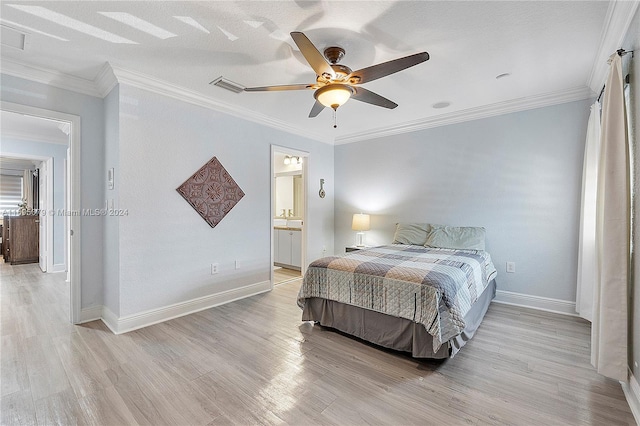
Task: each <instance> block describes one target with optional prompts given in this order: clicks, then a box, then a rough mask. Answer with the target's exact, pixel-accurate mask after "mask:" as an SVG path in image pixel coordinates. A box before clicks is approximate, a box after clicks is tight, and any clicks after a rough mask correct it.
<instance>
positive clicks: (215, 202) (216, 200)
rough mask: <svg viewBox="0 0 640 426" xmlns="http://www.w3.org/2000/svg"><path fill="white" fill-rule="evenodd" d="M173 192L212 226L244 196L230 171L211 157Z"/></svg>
mask: <svg viewBox="0 0 640 426" xmlns="http://www.w3.org/2000/svg"><path fill="white" fill-rule="evenodd" d="M176 191H178V192H179V193H180V195H182V197H183V198H184V199H185V200H186V201H187V203H189V204H190V205H191V207H193V208H194V209H195V211H196V212H198V214H199V215H200V216H202V218H203V219H204V220H205V222H207V223H208V224H209V226H211V227H212V228H215V226H216V225H217V224H218V223H220V221H221V220H222V219H223V218H224V217H225V216H226V215H227V213H229V212H230V211H231V209H232V208H233V207H234V206H235V205H236V204H238V201H240V199H242V197H244V192H243V191H242V189H240V187H239V186H238V184H237V183H236V181H235V180H233V178H232V177H231V175H230V174H229V172H227V170H226V169H225V168H224V167H223V166H222V164H220V161H218V159H217V158H216V157H213V158H212V159H211V160H209V162H208V163H207V164H205V165H204V166H202V167H201V168H200V169H199V170H198V171H197V172H195V173H194V174H193V175H192V176H191V177H190V178H189V179H187V180H186V181H184V183H183V184H182V185H180V186H179V187H178V188H176Z"/></svg>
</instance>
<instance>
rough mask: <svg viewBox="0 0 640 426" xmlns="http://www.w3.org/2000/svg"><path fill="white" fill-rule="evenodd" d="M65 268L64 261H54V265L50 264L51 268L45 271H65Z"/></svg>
mask: <svg viewBox="0 0 640 426" xmlns="http://www.w3.org/2000/svg"><path fill="white" fill-rule="evenodd" d="M66 270H67V265H65V264H64V263H56V264H54V265H51V270H50V271H47V272H66Z"/></svg>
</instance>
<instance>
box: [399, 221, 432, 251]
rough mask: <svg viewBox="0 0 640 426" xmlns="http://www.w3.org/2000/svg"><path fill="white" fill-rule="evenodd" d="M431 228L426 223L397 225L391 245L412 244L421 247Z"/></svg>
mask: <svg viewBox="0 0 640 426" xmlns="http://www.w3.org/2000/svg"><path fill="white" fill-rule="evenodd" d="M431 229H432V226H431V225H430V224H428V223H398V224H396V233H395V234H394V235H393V244H414V245H417V246H423V245H424V244H425V243H426V242H427V234H428V233H429V232H430V231H431Z"/></svg>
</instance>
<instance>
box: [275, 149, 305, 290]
mask: <svg viewBox="0 0 640 426" xmlns="http://www.w3.org/2000/svg"><path fill="white" fill-rule="evenodd" d="M276 152H279V153H282V154H286V155H291V156H294V157H301V158H302V159H303V161H302V180H303V182H302V185H303V188H304V202H303V204H304V214H303V215H302V231H301V232H302V253H301V254H300V256H301V258H302V262H301V264H300V273H301V274H302V276H304V273H305V272H306V271H307V235H308V233H307V229H308V226H309V225H308V217H309V157H310V155H309V153H308V152H306V151H300V150H298V149H294V148H289V147H286V146H281V145H274V144H271V165H270V167H269V172H270V178H269V181H270V182H271V190H270V191H269V194H270V200H269V214H270V219H269V225H270V226H271V232H270V235H271V259H270V263H269V266H270V272H269V280H270V281H271V289H272V290H273V286H274V283H273V260H274V252H273V251H274V231H273V215H274V209H275V154H276Z"/></svg>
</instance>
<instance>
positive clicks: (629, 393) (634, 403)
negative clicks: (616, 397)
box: [620, 371, 640, 425]
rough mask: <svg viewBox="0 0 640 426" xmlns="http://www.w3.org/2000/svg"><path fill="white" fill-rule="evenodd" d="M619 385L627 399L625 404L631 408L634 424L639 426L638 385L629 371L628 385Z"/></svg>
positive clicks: (639, 395) (639, 391) (639, 398)
mask: <svg viewBox="0 0 640 426" xmlns="http://www.w3.org/2000/svg"><path fill="white" fill-rule="evenodd" d="M620 383H622V391H623V392H624V396H625V397H626V398H627V403H628V404H629V407H630V408H631V412H632V413H633V417H634V418H635V419H636V423H637V424H639V425H640V384H638V381H637V380H636V378H635V376H634V375H633V374H632V373H631V371H629V381H628V383H624V382H620Z"/></svg>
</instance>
